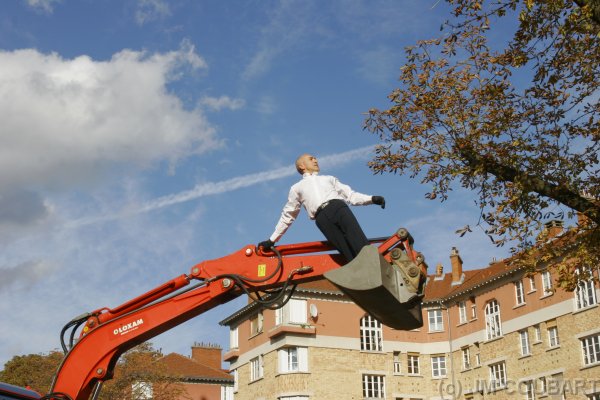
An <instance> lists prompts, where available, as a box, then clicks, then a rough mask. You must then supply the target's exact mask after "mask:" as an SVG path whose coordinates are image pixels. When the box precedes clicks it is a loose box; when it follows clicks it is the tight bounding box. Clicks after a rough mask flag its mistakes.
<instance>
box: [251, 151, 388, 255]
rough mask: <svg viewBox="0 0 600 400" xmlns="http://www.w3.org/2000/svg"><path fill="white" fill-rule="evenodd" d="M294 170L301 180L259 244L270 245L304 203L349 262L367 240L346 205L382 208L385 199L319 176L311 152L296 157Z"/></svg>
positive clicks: (319, 226) (266, 246)
mask: <svg viewBox="0 0 600 400" xmlns="http://www.w3.org/2000/svg"><path fill="white" fill-rule="evenodd" d="M296 169H297V170H298V173H299V174H300V175H302V180H300V181H299V182H297V183H296V184H294V185H293V186H292V187H291V188H290V192H289V195H288V201H287V203H286V204H285V206H284V207H283V211H282V212H281V217H280V218H279V222H278V223H277V225H276V226H275V231H274V232H273V234H272V235H271V237H269V239H268V240H265V241H263V242H260V243H259V244H258V246H259V247H262V248H263V249H265V250H268V249H270V248H272V247H273V246H274V245H275V243H276V242H277V241H278V240H279V239H281V237H282V236H283V234H284V233H285V232H286V231H287V229H288V228H289V227H290V225H291V224H292V223H293V222H294V221H295V220H296V217H298V214H299V213H300V208H301V207H302V206H304V208H305V209H306V212H307V213H308V216H309V218H310V219H313V220H315V222H316V224H317V227H318V228H319V229H320V230H321V232H323V234H324V235H325V237H326V238H327V240H328V241H329V242H330V243H331V244H332V245H333V246H334V247H335V248H336V249H337V250H338V251H339V252H340V253H341V254H342V255H343V256H344V257H345V258H346V260H347V261H351V260H352V259H353V258H354V257H356V255H357V254H358V253H359V252H360V250H361V249H362V248H363V247H364V246H366V245H368V244H369V241H368V239H367V237H366V236H365V233H364V232H363V230H362V228H361V227H360V225H359V224H358V221H357V220H356V217H355V216H354V214H353V213H352V211H351V210H350V208H349V207H348V204H351V205H354V206H359V205H369V204H376V205H379V206H381V208H385V199H384V198H383V197H382V196H369V195H366V194H362V193H358V192H355V191H353V190H352V189H351V188H350V186H348V185H345V184H343V183H341V182H340V181H339V180H338V179H337V178H335V177H333V176H328V175H319V174H318V173H319V171H320V169H319V163H318V161H317V159H316V157H314V156H312V155H310V154H302V155H301V156H300V157H298V159H297V160H296Z"/></svg>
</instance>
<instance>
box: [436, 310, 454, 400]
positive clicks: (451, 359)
mask: <svg viewBox="0 0 600 400" xmlns="http://www.w3.org/2000/svg"><path fill="white" fill-rule="evenodd" d="M439 303H440V307H442V308H444V303H443V302H442V300H440V301H439ZM445 308H446V316H447V317H448V346H450V379H451V380H452V387H453V388H454V389H456V381H455V380H454V357H453V354H452V324H451V323H450V309H449V308H448V307H445ZM452 399H453V400H456V390H453V391H452Z"/></svg>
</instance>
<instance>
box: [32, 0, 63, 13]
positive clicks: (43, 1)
mask: <svg viewBox="0 0 600 400" xmlns="http://www.w3.org/2000/svg"><path fill="white" fill-rule="evenodd" d="M26 1H27V5H28V6H29V7H31V8H33V9H34V10H37V11H42V12H45V13H48V14H52V12H53V11H54V6H53V3H61V2H62V0H26Z"/></svg>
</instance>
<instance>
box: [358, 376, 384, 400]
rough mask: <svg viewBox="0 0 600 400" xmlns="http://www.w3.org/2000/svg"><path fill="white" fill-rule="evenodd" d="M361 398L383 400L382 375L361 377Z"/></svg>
mask: <svg viewBox="0 0 600 400" xmlns="http://www.w3.org/2000/svg"><path fill="white" fill-rule="evenodd" d="M363 398H365V399H384V398H385V377H384V376H382V375H363Z"/></svg>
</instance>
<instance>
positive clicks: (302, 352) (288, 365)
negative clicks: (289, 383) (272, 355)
mask: <svg viewBox="0 0 600 400" xmlns="http://www.w3.org/2000/svg"><path fill="white" fill-rule="evenodd" d="M278 357H279V372H280V373H290V372H307V371H308V349H307V348H306V347H286V348H284V349H280V350H279V351H278Z"/></svg>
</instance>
